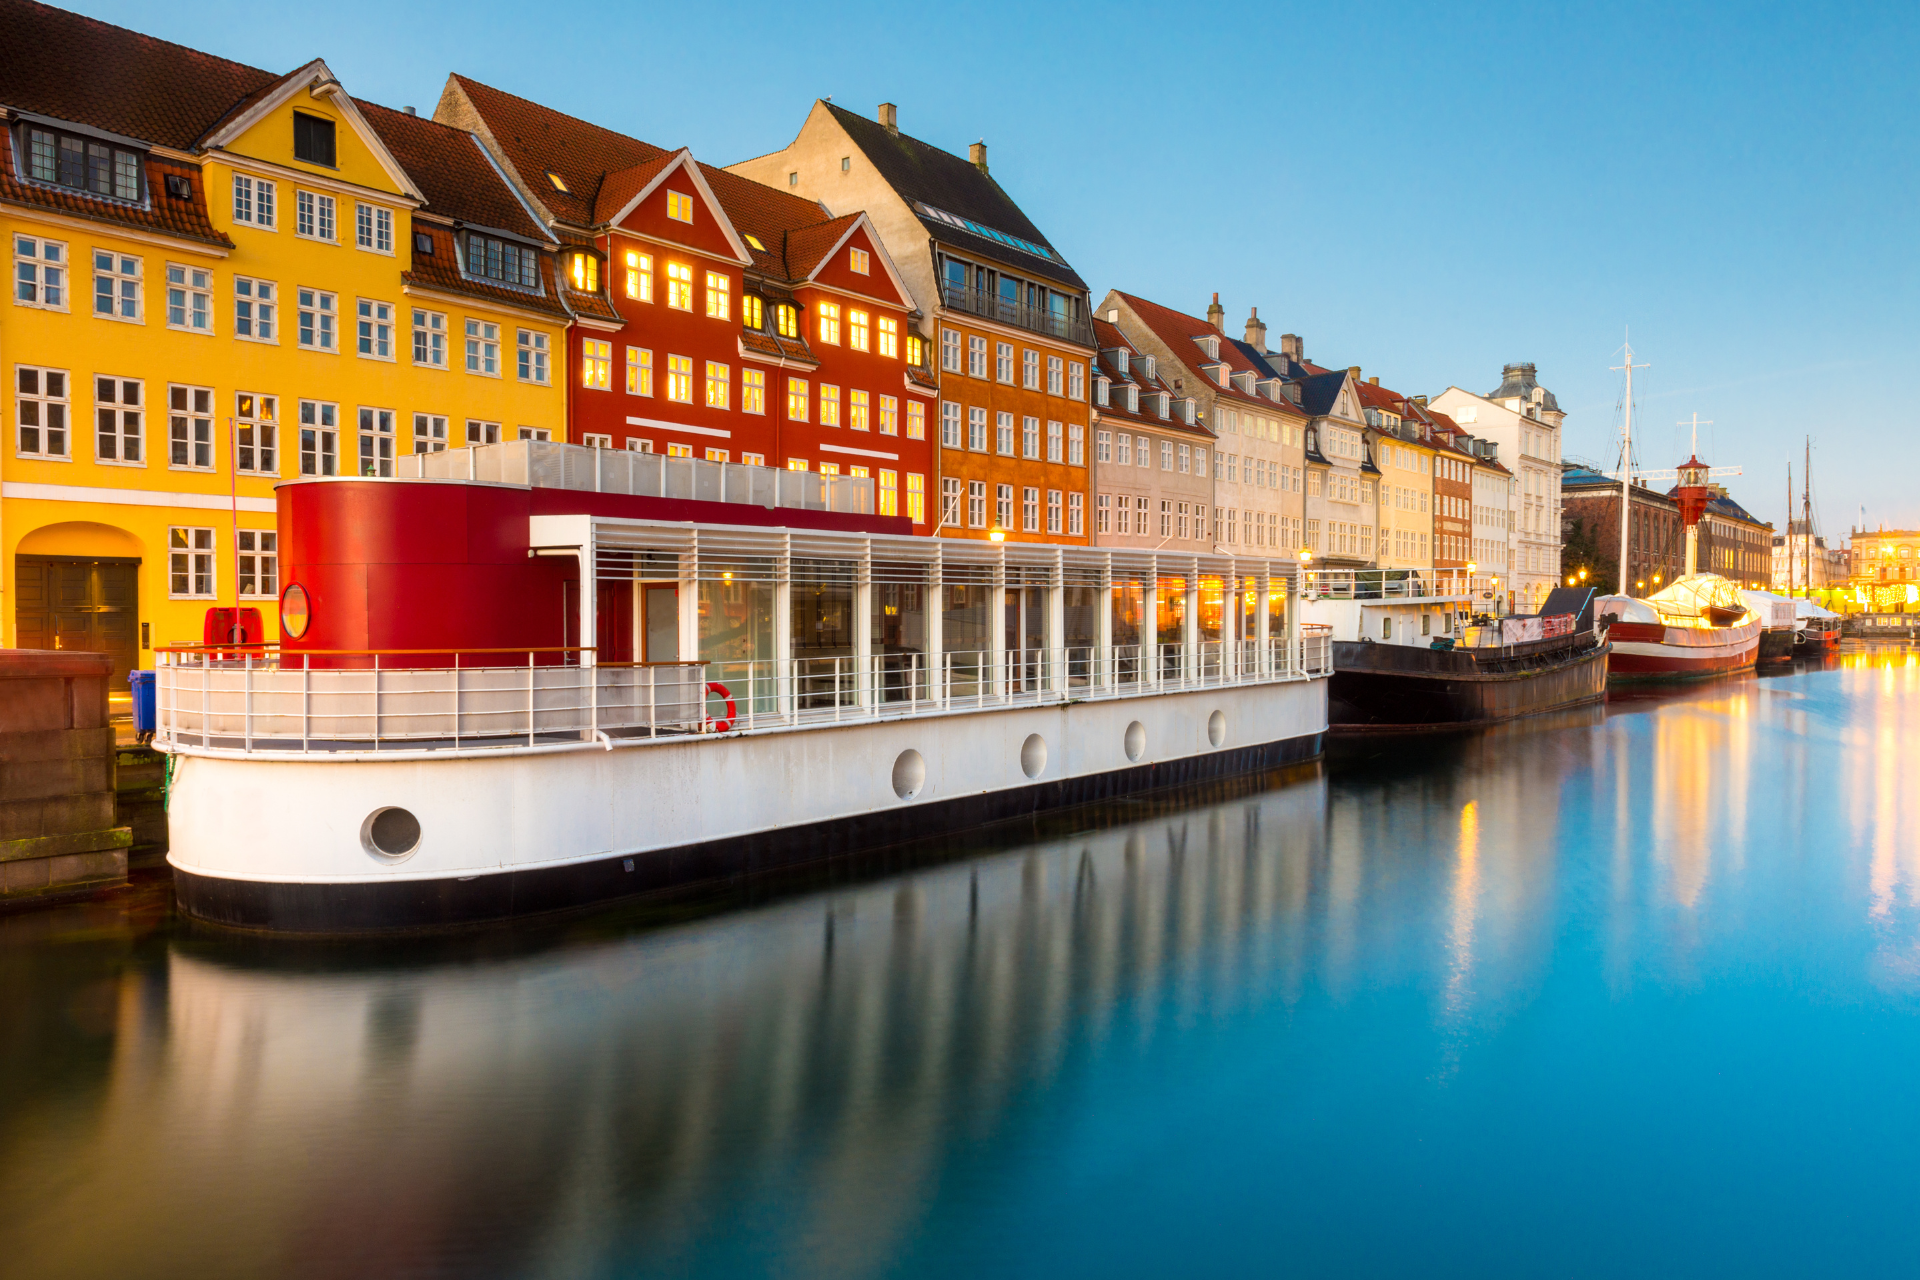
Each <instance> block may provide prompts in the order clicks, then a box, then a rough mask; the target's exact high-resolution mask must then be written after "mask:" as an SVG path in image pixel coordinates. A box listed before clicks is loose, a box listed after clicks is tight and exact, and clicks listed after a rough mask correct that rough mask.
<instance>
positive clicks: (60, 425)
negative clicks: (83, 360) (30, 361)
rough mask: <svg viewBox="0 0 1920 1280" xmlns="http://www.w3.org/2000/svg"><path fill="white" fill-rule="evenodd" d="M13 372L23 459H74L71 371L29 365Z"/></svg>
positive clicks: (18, 445)
mask: <svg viewBox="0 0 1920 1280" xmlns="http://www.w3.org/2000/svg"><path fill="white" fill-rule="evenodd" d="M13 369H14V421H15V422H16V423H17V424H18V426H19V435H18V436H16V437H15V440H14V448H15V451H16V452H17V453H19V454H20V456H21V457H23V458H65V457H68V456H70V455H69V452H68V451H69V449H70V448H71V447H72V446H71V443H70V440H69V438H68V412H67V411H68V407H69V406H68V402H67V395H68V384H67V371H66V370H65V369H42V368H38V367H36V366H34V365H26V364H17V365H15V366H14V367H13Z"/></svg>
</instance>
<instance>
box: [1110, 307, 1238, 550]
mask: <svg viewBox="0 0 1920 1280" xmlns="http://www.w3.org/2000/svg"><path fill="white" fill-rule="evenodd" d="M1093 333H1094V338H1095V340H1096V341H1097V342H1099V344H1100V357H1099V361H1098V363H1097V364H1096V365H1095V367H1094V377H1093V489H1094V495H1093V504H1094V505H1093V540H1094V544H1095V545H1096V546H1102V547H1139V548H1143V549H1145V550H1148V551H1156V550H1162V549H1164V550H1166V551H1170V552H1177V551H1208V550H1211V549H1212V547H1213V538H1212V532H1213V526H1212V520H1213V510H1212V509H1213V502H1214V480H1213V471H1212V468H1211V467H1210V466H1209V459H1210V455H1211V454H1212V452H1213V444H1214V436H1213V432H1211V431H1209V430H1208V429H1207V428H1206V427H1205V426H1204V425H1202V424H1201V423H1200V422H1198V421H1197V420H1196V419H1197V414H1196V411H1195V407H1194V402H1193V399H1192V398H1191V397H1187V396H1181V397H1177V398H1176V397H1175V395H1174V394H1173V388H1172V386H1171V385H1170V384H1169V383H1168V382H1167V380H1166V378H1165V377H1164V376H1163V375H1162V373H1161V370H1160V368H1159V361H1158V360H1156V359H1155V358H1154V357H1153V356H1150V355H1144V354H1142V353H1141V352H1140V350H1139V348H1137V347H1135V346H1134V345H1133V343H1132V342H1130V341H1129V340H1128V338H1127V336H1126V334H1124V333H1122V332H1121V331H1120V330H1119V329H1118V328H1116V327H1114V326H1113V325H1111V324H1109V323H1107V322H1106V321H1104V320H1095V321H1094V324H1093Z"/></svg>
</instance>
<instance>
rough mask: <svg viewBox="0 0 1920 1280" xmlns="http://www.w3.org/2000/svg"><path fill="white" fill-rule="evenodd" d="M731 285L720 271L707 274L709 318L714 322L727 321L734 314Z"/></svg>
mask: <svg viewBox="0 0 1920 1280" xmlns="http://www.w3.org/2000/svg"><path fill="white" fill-rule="evenodd" d="M730 288H731V283H730V282H729V280H728V279H727V277H726V276H723V275H721V274H720V273H719V272H718V271H709V272H707V316H708V318H709V319H712V320H725V319H727V318H728V317H729V316H731V315H732V314H733V304H732V301H731V295H730V294H729V293H728V290H729V289H730Z"/></svg>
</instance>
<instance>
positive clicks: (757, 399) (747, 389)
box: [740, 369, 767, 462]
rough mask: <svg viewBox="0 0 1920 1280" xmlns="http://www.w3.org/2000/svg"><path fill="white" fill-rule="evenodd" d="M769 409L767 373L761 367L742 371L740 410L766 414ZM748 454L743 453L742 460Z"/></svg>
mask: <svg viewBox="0 0 1920 1280" xmlns="http://www.w3.org/2000/svg"><path fill="white" fill-rule="evenodd" d="M766 411H767V375H766V374H765V373H764V372H762V371H761V370H759V369H742V370H741V371H740V412H742V413H759V414H764V413H766ZM745 460H746V455H744V454H743V455H741V461H743V462H744V461H745Z"/></svg>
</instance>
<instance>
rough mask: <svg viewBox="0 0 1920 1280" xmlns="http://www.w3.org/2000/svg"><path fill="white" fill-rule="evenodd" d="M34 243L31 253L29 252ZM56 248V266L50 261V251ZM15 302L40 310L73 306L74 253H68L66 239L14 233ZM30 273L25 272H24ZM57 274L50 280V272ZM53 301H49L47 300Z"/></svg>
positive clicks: (15, 303) (11, 276) (17, 305)
mask: <svg viewBox="0 0 1920 1280" xmlns="http://www.w3.org/2000/svg"><path fill="white" fill-rule="evenodd" d="M27 246H32V252H30V253H29V252H27ZM49 248H52V249H55V250H57V251H58V252H57V254H56V257H55V259H54V260H53V261H54V265H53V266H51V267H49V266H48V265H47V263H48V262H49V259H48V257H47V250H48V249H49ZM12 249H13V271H12V273H11V275H10V279H11V280H12V281H13V290H12V296H13V305H14V306H16V307H32V308H34V309H35V310H37V311H66V310H68V309H69V308H70V307H71V306H72V299H73V255H72V254H70V253H68V252H67V242H66V241H65V240H49V239H47V238H46V237H44V236H30V235H23V234H21V233H20V232H18V231H16V232H14V233H13V243H12ZM23 270H24V271H26V272H29V273H30V277H29V276H28V275H23V274H22V271H23ZM49 272H52V273H53V275H55V276H57V277H58V278H57V279H54V280H53V281H52V282H51V283H49V282H48V273H49ZM49 298H51V299H52V300H51V301H49V300H48V299H49Z"/></svg>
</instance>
